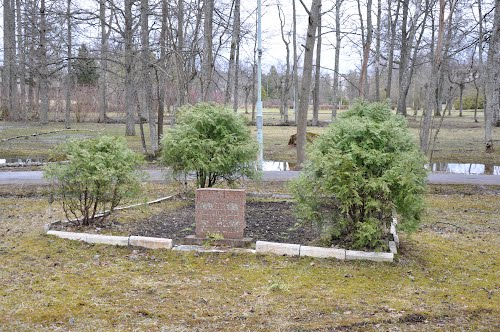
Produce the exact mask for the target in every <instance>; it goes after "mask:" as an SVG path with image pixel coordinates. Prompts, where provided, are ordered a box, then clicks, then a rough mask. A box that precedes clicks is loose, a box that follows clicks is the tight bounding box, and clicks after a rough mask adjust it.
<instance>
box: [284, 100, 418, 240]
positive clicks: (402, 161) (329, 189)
mask: <svg viewBox="0 0 500 332" xmlns="http://www.w3.org/2000/svg"><path fill="white" fill-rule="evenodd" d="M425 180H426V170H425V169H424V156H423V155H422V153H421V152H420V150H419V148H418V145H417V144H416V142H415V139H414V138H413V137H412V136H411V134H410V133H409V131H408V130H407V127H406V123H405V120H404V118H403V117H401V116H398V115H394V114H392V113H391V111H390V110H389V108H388V106H387V105H386V104H381V103H372V104H368V103H364V102H360V103H357V104H355V105H353V107H352V108H351V109H350V110H348V111H347V112H346V113H345V114H343V115H342V116H341V117H340V118H339V119H338V121H336V122H334V123H333V124H331V125H330V127H329V128H328V129H327V130H326V132H325V133H324V134H322V135H321V136H320V137H319V138H318V139H316V140H315V141H314V143H313V144H312V146H311V149H310V151H309V160H308V162H307V163H306V164H305V166H304V169H303V171H302V174H301V176H300V177H299V179H297V180H296V181H295V182H294V183H293V185H292V190H293V193H294V196H295V198H296V200H297V208H296V212H297V215H298V217H299V218H300V219H301V220H303V221H309V222H313V223H316V224H318V225H319V226H320V227H321V229H322V230H323V231H324V232H325V239H326V242H327V244H331V243H332V242H333V241H337V240H340V241H341V242H343V243H347V244H349V245H350V246H351V247H353V248H377V247H380V246H383V245H384V244H383V242H382V239H383V238H384V236H386V235H387V233H388V231H389V225H390V221H391V215H392V213H393V211H396V212H397V214H398V215H399V216H400V217H401V223H400V225H401V226H402V227H403V228H406V229H407V230H412V229H415V228H416V227H417V225H418V223H419V220H420V217H421V215H422V212H423V207H424V204H423V203H424V202H423V193H424V191H425Z"/></svg>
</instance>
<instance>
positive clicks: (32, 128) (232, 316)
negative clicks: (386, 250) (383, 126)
mask: <svg viewBox="0 0 500 332" xmlns="http://www.w3.org/2000/svg"><path fill="white" fill-rule="evenodd" d="M408 122H409V126H410V129H411V130H412V132H413V133H414V134H415V135H417V136H418V125H419V119H418V118H416V119H413V118H411V117H410V118H409V119H408ZM74 128H75V129H79V130H81V131H72V132H58V133H54V134H49V135H42V136H36V137H29V138H21V139H14V140H8V141H2V139H5V138H9V137H13V136H17V135H30V134H33V133H36V132H47V131H51V130H60V129H63V125H62V124H50V125H48V126H40V125H33V124H20V123H12V122H3V121H2V122H0V159H1V158H5V157H14V156H15V157H44V158H46V157H47V156H48V155H49V150H50V149H51V148H52V147H54V146H55V145H56V144H58V143H60V142H63V141H65V140H67V139H69V138H71V137H76V138H78V137H81V138H83V137H91V136H96V135H100V134H104V133H105V134H108V135H123V133H124V125H123V124H121V125H118V124H107V125H104V124H77V125H75V126H74ZM145 129H146V130H147V128H146V127H145ZM252 130H255V128H252ZM309 130H311V131H313V132H316V133H321V132H322V131H323V130H324V128H321V127H316V128H309ZM137 132H138V133H139V130H137ZM483 132H484V129H483V124H482V123H481V122H480V123H478V124H475V123H474V122H473V120H472V113H470V112H465V116H464V117H462V118H459V117H458V116H455V115H453V116H451V117H446V118H445V119H444V122H443V126H442V128H441V131H440V133H439V137H438V139H437V141H436V148H435V153H434V161H441V162H463V163H469V162H474V163H484V164H494V165H500V152H499V151H500V147H498V145H499V143H500V141H499V140H498V139H497V140H495V144H496V146H497V150H496V152H494V153H491V154H486V153H484V152H483V151H484V147H483ZM293 133H295V128H294V127H280V126H266V127H264V143H265V147H264V149H265V152H264V155H265V159H267V160H276V161H293V160H294V159H295V149H294V148H290V147H288V146H287V143H288V138H289V136H290V135H291V134H293ZM499 134H500V129H499V128H495V129H494V138H498V137H499ZM146 135H147V132H146ZM127 142H128V144H129V146H130V147H131V148H132V149H134V150H136V151H138V152H139V151H141V145H140V139H139V137H138V136H137V137H127ZM244 186H245V187H246V188H247V191H260V192H287V188H286V185H285V184H283V183H257V182H251V181H249V182H246V183H245V184H244ZM145 189H146V192H145V195H144V198H142V199H141V200H144V199H149V198H158V197H160V196H167V195H169V194H172V193H175V192H178V190H179V188H178V187H176V186H174V185H172V184H165V183H156V184H152V183H148V184H146V188H145ZM47 192H48V188H47V187H43V186H42V187H35V186H25V187H12V186H0V285H1V287H0V332H5V331H297V332H298V331H356V330H360V331H361V330H362V331H436V330H445V331H456V330H469V331H494V330H500V323H499V322H500V306H499V305H498V303H499V300H498V296H499V291H500V283H499V280H500V269H499V266H500V261H499V258H498V257H499V256H500V246H499V244H500V237H499V234H500V232H499V231H500V219H499V217H498V211H500V199H499V195H500V188H495V187H479V186H478V187H474V186H432V187H430V188H429V192H428V194H427V196H426V199H427V205H428V209H427V213H426V215H425V218H424V221H423V224H422V225H421V227H420V229H419V230H418V231H417V232H415V233H413V234H410V235H409V234H405V233H403V234H401V243H402V247H401V248H400V255H399V256H398V257H397V260H396V262H395V263H390V264H389V263H374V262H352V261H336V260H325V259H308V258H300V259H298V258H290V257H275V256H263V255H250V254H235V253H233V254H215V253H206V254H199V253H189V252H176V251H168V250H160V251H152V250H143V249H133V248H120V247H109V246H105V245H91V244H85V243H80V242H76V241H69V240H63V239H58V238H54V237H50V236H47V235H45V234H44V232H43V225H44V224H45V223H47V222H49V221H54V220H57V219H61V218H63V213H62V211H61V210H60V208H59V207H57V206H55V204H53V205H54V207H53V209H51V210H49V206H48V200H47V198H48V195H47ZM169 204H172V203H170V202H164V203H161V204H159V205H155V206H152V207H149V208H140V209H137V210H134V211H130V212H129V213H127V214H126V215H124V216H123V218H124V219H125V220H126V218H134V217H136V216H137V217H144V216H146V215H148V214H153V213H155V212H157V211H158V210H159V209H167V208H171V206H170V205H169Z"/></svg>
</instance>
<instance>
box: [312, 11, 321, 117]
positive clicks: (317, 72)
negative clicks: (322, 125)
mask: <svg viewBox="0 0 500 332" xmlns="http://www.w3.org/2000/svg"><path fill="white" fill-rule="evenodd" d="M315 67H316V70H315V72H314V100H313V120H312V125H313V126H317V125H318V122H319V103H320V95H319V92H320V81H321V13H320V15H319V17H318V38H317V44H316V66H315Z"/></svg>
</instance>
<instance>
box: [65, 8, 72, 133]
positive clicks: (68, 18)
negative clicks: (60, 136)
mask: <svg viewBox="0 0 500 332" xmlns="http://www.w3.org/2000/svg"><path fill="white" fill-rule="evenodd" d="M66 23H67V30H68V31H67V33H68V60H67V66H68V73H67V75H68V76H67V77H66V105H65V106H66V107H65V112H64V127H65V128H66V129H69V128H71V87H72V85H73V84H72V83H73V80H72V78H73V72H72V70H71V59H72V57H73V56H72V53H71V48H72V47H73V44H72V35H71V0H68V2H67V7H66Z"/></svg>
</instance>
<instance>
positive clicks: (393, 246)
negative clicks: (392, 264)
mask: <svg viewBox="0 0 500 332" xmlns="http://www.w3.org/2000/svg"><path fill="white" fill-rule="evenodd" d="M389 250H390V252H392V253H393V254H394V255H397V253H398V248H397V246H396V242H395V241H389Z"/></svg>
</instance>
